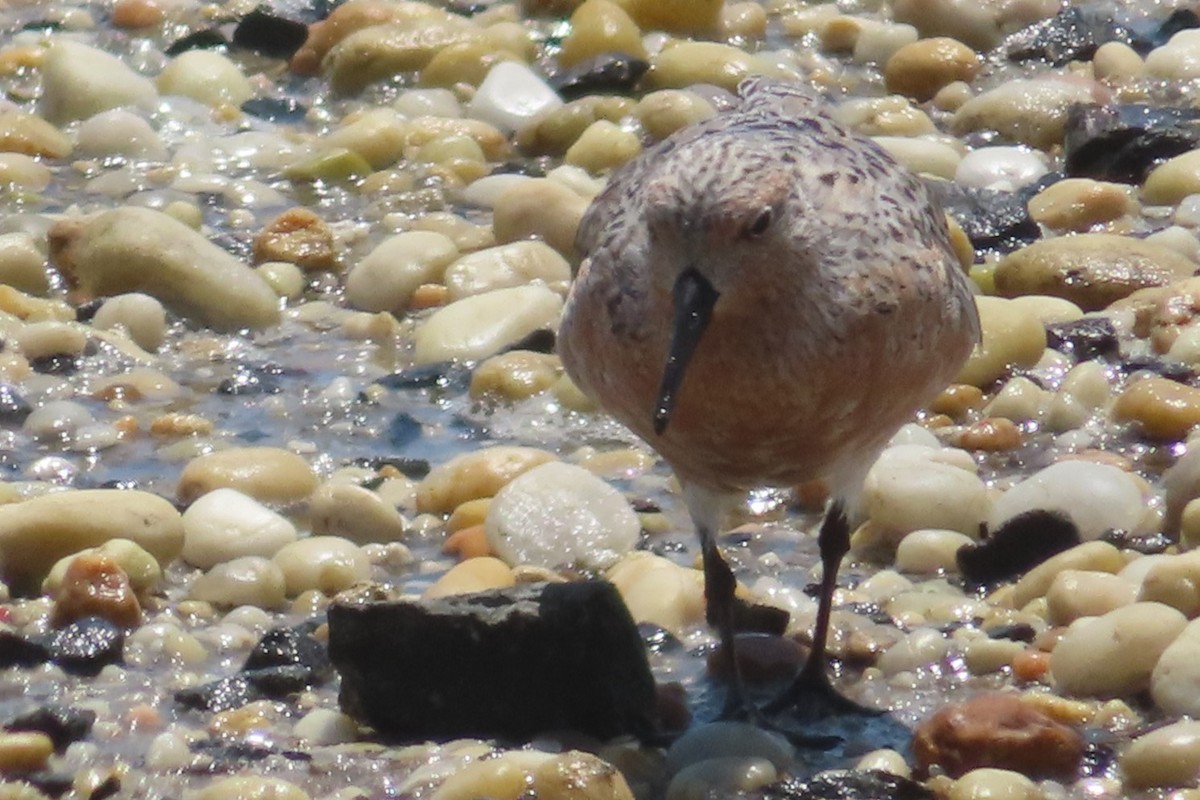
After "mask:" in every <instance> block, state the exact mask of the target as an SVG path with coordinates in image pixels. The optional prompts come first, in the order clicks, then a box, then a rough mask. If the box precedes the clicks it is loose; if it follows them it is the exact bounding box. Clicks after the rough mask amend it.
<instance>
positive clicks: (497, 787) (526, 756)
mask: <svg viewBox="0 0 1200 800" xmlns="http://www.w3.org/2000/svg"><path fill="white" fill-rule="evenodd" d="M551 758H553V756H551V755H550V754H549V753H540V752H537V751H530V750H510V751H508V752H505V753H501V754H499V755H497V756H496V757H494V758H485V759H477V760H475V761H472V762H470V763H468V764H467V765H466V766H464V767H462V768H461V769H458V770H456V771H455V772H453V773H452V774H451V775H450V776H449V777H448V778H446V780H445V782H444V783H442V785H441V786H439V787H438V789H437V791H435V792H434V793H433V794H432V795H431V796H430V800H479V798H484V797H486V798H488V799H489V800H519V799H520V798H521V797H522V796H523V795H526V793H527V792H528V790H529V783H530V780H531V775H530V773H531V772H532V771H533V770H534V769H536V768H537V767H538V766H539V765H541V764H542V763H543V762H546V761H549V760H550V759H551Z"/></svg>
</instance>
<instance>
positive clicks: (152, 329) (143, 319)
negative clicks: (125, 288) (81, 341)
mask: <svg viewBox="0 0 1200 800" xmlns="http://www.w3.org/2000/svg"><path fill="white" fill-rule="evenodd" d="M92 327H94V328H100V329H103V330H112V329H114V328H121V329H124V330H125V331H126V332H127V333H128V334H129V338H130V339H133V341H134V343H135V344H137V346H138V347H140V348H142V349H143V350H146V351H147V352H150V353H153V352H155V351H157V350H158V348H159V347H160V346H162V343H163V340H164V339H165V338H166V336H167V312H166V309H165V308H163V304H162V303H160V302H158V300H156V299H154V298H153V297H151V296H150V295H148V294H141V293H138V292H132V293H130V294H119V295H117V296H116V297H110V298H108V299H107V300H105V301H104V303H103V304H101V306H100V308H98V309H97V310H96V316H94V317H92Z"/></svg>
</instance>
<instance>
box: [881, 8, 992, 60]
mask: <svg viewBox="0 0 1200 800" xmlns="http://www.w3.org/2000/svg"><path fill="white" fill-rule="evenodd" d="M998 10H999V9H998V7H997V6H995V5H992V4H985V3H977V2H972V1H971V0H896V2H895V3H894V4H893V8H892V13H893V15H894V16H895V18H896V19H897V20H899V21H900V22H908V23H911V24H913V25H915V26H916V27H917V30H918V31H920V33H921V35H922V36H926V37H931V36H949V37H952V38H954V39H957V40H958V41H960V42H963V43H964V44H966V45H967V46H969V47H972V48H975V49H976V50H990V49H992V48H993V47H995V46H996V45H997V44H999V43H1000V38H1001V36H1002V33H1001V30H1000V22H999V19H998V18H997V12H998Z"/></svg>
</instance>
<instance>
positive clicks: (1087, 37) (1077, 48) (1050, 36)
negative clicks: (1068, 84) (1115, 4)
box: [1004, 6, 1129, 67]
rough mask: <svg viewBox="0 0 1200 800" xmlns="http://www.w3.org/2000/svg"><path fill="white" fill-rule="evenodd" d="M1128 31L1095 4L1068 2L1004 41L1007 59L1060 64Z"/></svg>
mask: <svg viewBox="0 0 1200 800" xmlns="http://www.w3.org/2000/svg"><path fill="white" fill-rule="evenodd" d="M1128 38H1129V33H1128V31H1126V30H1125V29H1124V28H1123V27H1122V26H1121V25H1119V24H1118V23H1117V22H1116V21H1115V20H1113V18H1112V16H1111V15H1110V14H1106V13H1104V12H1102V11H1101V10H1100V9H1098V8H1076V7H1074V6H1069V7H1067V8H1064V9H1063V10H1062V11H1060V12H1058V14H1056V15H1055V16H1053V17H1051V18H1050V19H1044V20H1041V21H1040V22H1035V23H1034V24H1033V25H1030V26H1029V27H1028V28H1025V29H1023V30H1020V31H1017V32H1016V33H1014V34H1012V35H1011V36H1009V37H1008V39H1007V40H1006V41H1005V44H1004V49H1005V54H1006V55H1007V56H1008V60H1009V61H1016V62H1024V61H1042V62H1046V63H1048V64H1050V66H1053V67H1061V66H1062V65H1064V64H1067V63H1069V62H1071V61H1087V60H1090V59H1091V57H1092V56H1093V55H1094V54H1095V52H1096V48H1098V47H1099V46H1100V45H1102V44H1104V43H1105V42H1110V41H1123V40H1126V39H1128Z"/></svg>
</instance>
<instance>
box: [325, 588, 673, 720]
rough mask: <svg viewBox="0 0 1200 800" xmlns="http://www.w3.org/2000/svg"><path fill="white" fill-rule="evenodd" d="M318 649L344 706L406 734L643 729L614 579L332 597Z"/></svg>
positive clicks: (642, 679) (642, 700)
mask: <svg viewBox="0 0 1200 800" xmlns="http://www.w3.org/2000/svg"><path fill="white" fill-rule="evenodd" d="M329 655H330V657H331V658H332V659H333V663H334V666H335V667H336V668H337V670H338V672H339V673H340V674H341V676H342V684H341V693H340V696H339V700H340V703H341V706H342V708H343V709H344V710H345V711H346V713H348V714H351V715H352V716H354V717H357V718H358V719H361V720H364V721H365V722H367V723H368V724H370V725H371V726H372V727H374V728H376V729H377V730H379V731H380V732H381V733H385V734H390V735H395V736H399V737H405V738H426V737H432V738H441V737H459V736H489V737H490V736H496V737H503V738H511V739H521V740H525V739H528V738H529V737H530V736H533V735H535V734H537V733H539V732H544V731H547V730H561V729H567V730H574V731H579V732H582V733H585V734H588V735H590V736H594V737H596V738H599V739H609V738H612V737H614V736H617V735H620V734H624V733H634V734H641V735H645V734H649V733H650V732H651V730H652V727H653V713H654V708H655V685H654V678H653V676H652V675H651V674H650V668H649V666H648V665H647V662H646V651H645V648H644V647H643V644H642V640H641V637H640V635H639V634H638V629H637V627H636V626H635V625H634V622H633V620H632V618H631V617H630V616H629V611H628V609H627V608H626V607H625V604H624V602H622V600H621V596H620V594H618V593H617V590H616V588H615V587H614V586H613V585H612V584H610V583H608V582H606V581H578V582H572V583H558V584H527V585H522V586H518V587H515V588H512V589H504V590H496V591H490V592H482V593H479V594H472V595H462V596H457V597H447V598H443V599H439V600H433V601H426V602H407V601H390V600H376V599H373V597H372V595H371V594H369V593H366V594H364V596H360V597H359V598H357V599H355V598H345V597H344V598H343V599H341V600H338V601H335V602H334V604H333V605H332V606H330V608H329Z"/></svg>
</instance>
